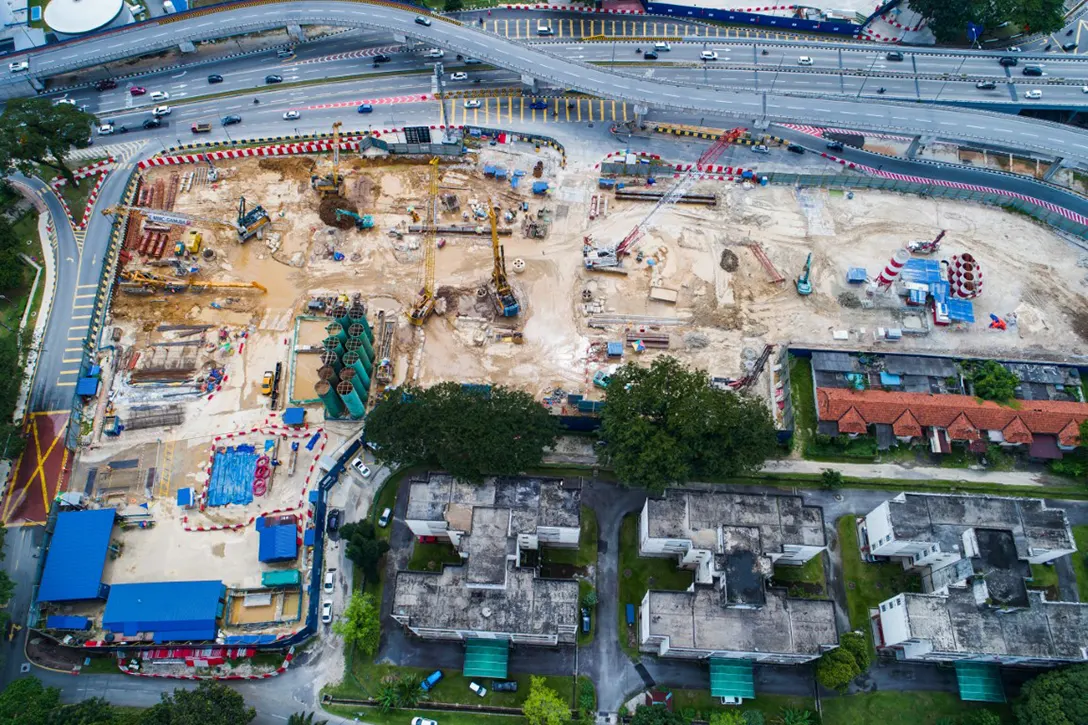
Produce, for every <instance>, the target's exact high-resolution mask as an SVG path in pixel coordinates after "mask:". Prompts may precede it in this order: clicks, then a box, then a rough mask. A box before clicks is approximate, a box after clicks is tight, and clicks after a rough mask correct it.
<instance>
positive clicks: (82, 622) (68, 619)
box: [45, 614, 91, 630]
mask: <svg viewBox="0 0 1088 725" xmlns="http://www.w3.org/2000/svg"><path fill="white" fill-rule="evenodd" d="M45 628H46V629H75V630H84V629H90V628H91V620H89V619H87V618H86V617H74V616H64V615H61V614H53V615H51V616H48V617H46V618H45Z"/></svg>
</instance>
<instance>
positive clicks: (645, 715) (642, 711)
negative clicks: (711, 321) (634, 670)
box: [609, 378, 687, 725]
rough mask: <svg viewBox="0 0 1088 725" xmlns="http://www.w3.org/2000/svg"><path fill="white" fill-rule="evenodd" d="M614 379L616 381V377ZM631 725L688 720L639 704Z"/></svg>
mask: <svg viewBox="0 0 1088 725" xmlns="http://www.w3.org/2000/svg"><path fill="white" fill-rule="evenodd" d="M612 380H613V381H615V378H612ZM609 387H611V384H610V385H609ZM631 725H687V721H686V720H684V716H683V715H681V714H680V713H678V712H672V711H671V710H668V709H666V708H664V707H657V706H654V705H639V706H638V707H636V708H635V714H634V716H633V717H632V718H631Z"/></svg>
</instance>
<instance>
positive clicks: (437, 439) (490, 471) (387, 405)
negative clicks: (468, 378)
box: [366, 382, 559, 482]
mask: <svg viewBox="0 0 1088 725" xmlns="http://www.w3.org/2000/svg"><path fill="white" fill-rule="evenodd" d="M558 433H559V424H558V422H557V421H556V419H555V418H554V417H553V416H552V415H551V414H550V413H548V411H547V410H546V409H545V408H544V406H542V405H540V404H539V403H538V402H537V401H535V400H534V399H533V397H532V396H531V395H529V394H528V393H523V392H521V391H520V390H512V389H510V388H504V387H502V386H494V387H486V388H484V387H477V386H465V385H461V384H460V383H453V382H445V383H439V384H438V385H434V386H432V387H429V388H418V387H414V386H407V387H403V388H397V389H396V390H392V391H390V392H389V393H388V394H387V395H386V396H385V397H384V398H383V399H382V400H381V401H380V402H379V403H378V404H377V405H376V406H374V409H373V410H372V411H371V412H370V414H369V415H368V416H367V419H366V437H367V440H368V441H369V442H371V443H373V444H374V446H375V448H376V451H375V454H374V455H375V457H377V458H378V460H380V461H382V462H384V463H388V464H392V465H396V466H405V465H416V464H429V465H435V466H440V467H442V468H443V469H445V470H446V471H449V472H450V473H451V474H452V475H454V476H456V477H457V478H460V479H463V480H466V481H473V482H479V481H482V480H483V479H484V477H485V476H488V475H498V476H511V475H516V474H518V473H522V472H524V471H526V470H527V469H530V468H533V467H535V466H538V465H539V464H540V462H541V460H542V459H543V456H544V449H545V448H547V447H548V446H551V445H554V444H555V440H556V437H557V435H558Z"/></svg>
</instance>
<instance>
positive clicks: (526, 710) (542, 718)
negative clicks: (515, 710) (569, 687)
mask: <svg viewBox="0 0 1088 725" xmlns="http://www.w3.org/2000/svg"><path fill="white" fill-rule="evenodd" d="M546 682H547V680H545V679H544V678H543V677H537V676H536V675H533V676H532V677H530V678H529V696H528V697H527V698H525V702H524V703H523V704H522V706H521V712H522V714H523V715H525V719H526V720H527V721H528V722H529V725H564V723H568V722H570V707H569V706H568V705H567V703H565V702H563V698H562V697H560V696H559V693H558V692H556V691H555V690H553V689H552V688H550V687H548V686H547V684H545V683H546Z"/></svg>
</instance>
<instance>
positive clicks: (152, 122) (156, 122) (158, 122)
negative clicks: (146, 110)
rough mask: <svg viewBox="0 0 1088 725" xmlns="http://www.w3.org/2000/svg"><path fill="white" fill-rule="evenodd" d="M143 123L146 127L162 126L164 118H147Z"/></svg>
mask: <svg viewBox="0 0 1088 725" xmlns="http://www.w3.org/2000/svg"><path fill="white" fill-rule="evenodd" d="M143 125H144V128H159V127H161V126H162V119H161V118H145V119H144V124H143Z"/></svg>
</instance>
